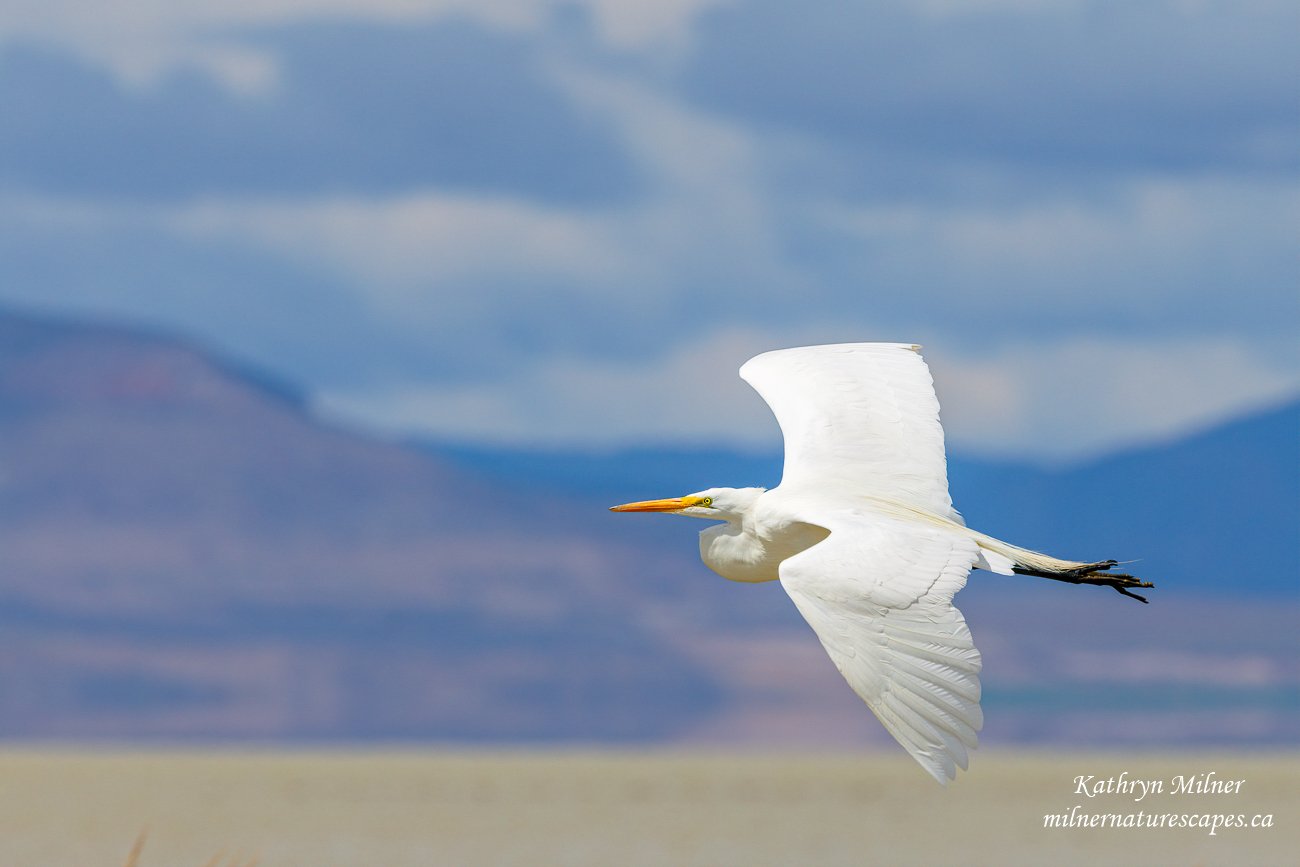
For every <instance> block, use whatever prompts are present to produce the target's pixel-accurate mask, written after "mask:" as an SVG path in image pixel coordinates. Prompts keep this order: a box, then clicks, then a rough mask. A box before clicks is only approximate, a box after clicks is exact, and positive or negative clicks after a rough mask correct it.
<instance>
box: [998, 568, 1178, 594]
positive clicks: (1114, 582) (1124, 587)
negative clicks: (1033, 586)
mask: <svg viewBox="0 0 1300 867" xmlns="http://www.w3.org/2000/svg"><path fill="white" fill-rule="evenodd" d="M1118 565H1119V563H1118V561H1115V560H1103V561H1102V562H1100V563H1085V564H1084V565H1082V566H1078V567H1076V568H1074V569H1062V570H1060V571H1052V570H1046V569H1031V568H1029V567H1027V566H1013V567H1012V570H1011V571H1013V572H1015V573H1016V574H1017V575H1036V576H1037V577H1039V578H1049V579H1051V580H1052V581H1064V582H1065V583H1067V584H1095V585H1098V586H1100V587H1111V588H1113V589H1114V590H1115V592H1117V593H1119V594H1121V595H1123V596H1128V597H1130V598H1132V599H1136V600H1137V601H1139V602H1142V603H1145V602H1146V601H1147V600H1146V597H1145V596H1139V595H1138V594H1136V593H1133V592H1131V591H1130V590H1129V588H1130V587H1155V586H1156V585H1154V584H1152V583H1151V582H1150V581H1142V580H1141V579H1138V578H1134V577H1133V576H1132V575H1129V574H1127V573H1124V572H1107V571H1106V570H1107V569H1109V568H1110V567H1112V566H1118Z"/></svg>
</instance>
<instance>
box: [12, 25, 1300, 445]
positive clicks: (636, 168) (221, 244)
mask: <svg viewBox="0 0 1300 867" xmlns="http://www.w3.org/2000/svg"><path fill="white" fill-rule="evenodd" d="M1297 33H1300V6H1298V5H1297V4H1295V3H1293V2H1249V0H1245V2H1242V0H1237V2H1214V0H1168V2H1160V0H1151V2H1122V0H1055V2H1036V0H914V2H883V0H882V2H866V0H859V2H845V0H837V2H828V0H806V2H801V3H794V2H790V0H785V2H776V0H754V2H742V0H653V2H651V0H566V2H550V0H473V2H471V0H365V2H362V0H258V2H249V0H233V2H232V0H222V2H216V0H191V2H186V3H182V4H178V3H174V2H171V0H123V2H119V3H113V4H104V3H100V2H93V0H16V2H9V3H6V4H4V5H3V7H0V118H3V119H4V120H3V122H0V305H7V306H11V307H17V308H23V309H36V310H42V311H47V312H55V313H66V314H72V315H77V316H94V317H106V318H109V319H113V320H118V321H122V322H126V323H138V324H144V325H148V326H150V327H157V328H162V329H165V330H168V331H174V332H177V333H180V334H183V335H186V336H188V337H191V338H193V339H196V340H199V341H202V342H203V343H204V344H206V345H208V346H210V347H212V348H214V349H216V350H218V351H220V352H222V353H225V354H226V355H228V356H233V357H234V358H235V359H238V360H240V361H242V362H246V363H249V364H254V365H258V366H261V367H264V368H266V369H267V370H268V371H271V372H273V373H274V374H276V375H277V376H279V377H282V378H284V379H287V380H290V381H293V382H295V383H297V384H298V385H299V386H300V387H301V388H302V389H304V390H305V391H306V392H307V393H308V394H309V395H310V397H311V399H312V401H313V403H314V405H315V406H316V407H318V409H319V411H320V412H321V413H322V414H323V415H325V416H327V417H329V418H331V419H334V420H338V421H342V422H344V423H347V424H350V425H356V426H359V427H362V428H365V429H371V430H375V431H379V432H383V433H385V434H388V435H398V436H424V437H429V438H433V439H442V440H452V441H468V442H476V443H500V444H506V445H524V446H548V447H554V446H560V447H572V448H583V449H587V448H591V449H611V448H618V447H621V446H626V445H633V444H648V443H681V444H705V443H708V444H713V445H723V446H734V447H739V448H764V449H765V448H770V447H774V446H775V445H776V444H777V443H779V433H778V431H777V429H776V427H775V425H774V423H773V422H772V420H771V417H770V415H769V413H768V411H767V410H766V408H765V407H764V406H763V405H762V403H761V402H760V401H759V399H758V398H757V396H756V395H754V394H753V393H752V392H751V391H750V390H749V389H748V387H747V386H745V384H744V383H743V382H741V381H740V380H739V379H738V378H737V376H736V370H737V368H738V367H739V366H740V364H741V363H742V362H743V361H744V360H745V359H746V358H748V357H749V356H751V355H753V354H756V353H758V352H761V351H765V350H768V349H773V348H778V347H782V346H794V345H801V344H808V343H823V342H841V341H860V340H886V341H905V342H915V343H921V344H923V345H924V346H925V355H926V358H927V359H928V360H929V361H930V363H931V366H932V368H933V370H934V373H935V378H936V381H937V387H938V390H939V395H940V399H941V402H942V404H943V407H944V421H945V426H946V428H947V430H948V437H949V443H950V446H951V447H952V448H953V449H954V450H961V451H963V452H965V453H968V454H971V453H974V454H985V455H996V456H1002V457H1015V458H1020V459H1026V460H1035V461H1059V460H1071V459H1078V458H1080V457H1084V456H1087V455H1091V454H1096V453H1100V452H1106V451H1110V450H1114V449H1118V448H1123V447H1126V446H1129V445H1131V444H1135V443H1141V442H1146V441H1151V440H1158V439H1162V438H1168V437H1174V436H1177V435H1180V434H1181V433H1184V432H1187V431H1190V430H1193V429H1198V428H1202V427H1205V426H1208V425H1210V424H1213V423H1216V422H1218V421H1221V420H1224V419H1227V418H1231V417H1234V416H1236V415H1240V414H1243V413H1246V412H1249V411H1251V410H1253V409H1256V408H1259V407H1263V406H1267V405H1269V404H1271V403H1275V402H1277V401H1280V400H1284V399H1287V398H1290V397H1294V396H1295V395H1296V394H1297V393H1300V342H1298V341H1297V340H1296V334H1297V326H1298V325H1300V291H1298V290H1300V265H1298V263H1297V258H1296V247H1295V235H1296V230H1297V227H1300V195H1298V193H1300V176H1298V175H1297V162H1298V158H1300V147H1298V145H1300V59H1298V58H1300V54H1298V53H1297V52H1296V51H1295V35H1296V34H1297Z"/></svg>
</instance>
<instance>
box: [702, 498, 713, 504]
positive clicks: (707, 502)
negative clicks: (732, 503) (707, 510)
mask: <svg viewBox="0 0 1300 867" xmlns="http://www.w3.org/2000/svg"><path fill="white" fill-rule="evenodd" d="M700 505H701V506H712V505H713V498H712V497H705V498H704V499H703V500H700Z"/></svg>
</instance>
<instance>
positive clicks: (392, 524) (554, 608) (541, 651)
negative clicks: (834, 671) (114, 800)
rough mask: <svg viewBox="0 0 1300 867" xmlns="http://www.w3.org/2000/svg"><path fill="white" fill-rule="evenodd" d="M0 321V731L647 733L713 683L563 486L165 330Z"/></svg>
mask: <svg viewBox="0 0 1300 867" xmlns="http://www.w3.org/2000/svg"><path fill="white" fill-rule="evenodd" d="M0 347H3V348H2V349H0V478H2V479H3V482H2V483H0V551H3V552H4V559H3V566H2V567H0V641H2V642H3V647H4V651H3V655H2V656H0V706H2V707H3V711H2V712H0V733H4V734H29V735H42V736H45V735H57V734H78V735H82V734H91V735H94V734H105V735H109V734H132V735H154V734H156V735H167V736H188V735H226V736H229V735H234V736H252V737H270V736H319V737H331V738H337V737H359V736H360V737H368V736H385V737H429V736H433V737H453V738H480V739H482V738H489V739H504V740H510V739H522V738H536V737H561V738H562V737H574V738H582V737H601V738H610V739H618V738H629V737H633V738H658V737H666V736H669V735H671V734H672V732H673V731H674V730H676V729H677V728H678V727H680V726H684V725H688V724H689V722H690V719H691V716H692V714H695V713H700V712H703V711H705V710H707V709H708V708H709V707H710V706H711V705H712V704H714V703H716V702H717V701H718V700H719V690H718V688H717V687H716V685H715V684H714V683H713V681H712V680H711V679H710V678H709V677H708V676H707V675H706V674H701V673H697V672H696V671H695V670H694V668H693V667H692V666H690V665H689V664H687V662H686V661H685V660H684V659H683V658H682V657H681V656H680V654H678V653H676V652H675V651H674V650H673V648H671V647H668V646H665V645H664V644H663V642H662V641H660V640H659V639H657V638H656V637H655V636H654V635H652V634H651V633H649V632H648V631H647V630H646V629H645V628H644V627H643V626H642V625H641V624H640V623H639V622H638V619H637V617H635V616H620V617H611V616H610V613H611V612H614V611H619V610H620V609H624V608H628V607H630V608H632V609H633V610H635V609H636V608H637V607H638V606H637V604H636V602H635V601H634V599H629V598H628V590H629V588H626V587H623V588H619V587H615V586H614V585H612V584H611V583H610V582H609V581H608V580H607V576H608V574H609V573H611V572H613V571H614V569H615V567H614V566H613V565H612V562H613V558H614V557H615V556H616V555H617V553H618V548H617V545H615V544H603V545H594V544H592V541H591V540H590V539H588V538H586V537H583V536H574V535H573V534H572V532H571V531H570V530H569V529H567V528H566V527H564V526H562V525H558V524H556V522H555V521H553V520H552V519H551V518H550V515H551V514H552V512H553V510H552V509H549V508H538V509H533V508H529V507H528V506H527V504H526V503H524V502H522V501H521V500H520V499H519V498H518V497H515V496H514V495H512V494H511V493H510V492H508V491H504V490H502V489H500V488H498V487H495V486H493V485H492V484H491V483H488V482H485V481H483V480H481V479H479V478H477V477H474V476H471V475H468V474H466V473H465V472H463V471H461V470H458V469H457V468H455V467H453V466H450V465H448V464H446V463H445V462H441V461H438V460H435V459H433V458H430V457H429V456H428V455H425V454H420V453H418V452H415V451H413V450H410V449H406V448H401V447H398V446H395V445H391V444H387V443H383V442H379V441H374V440H367V439H365V438H362V437H358V436H355V435H353V434H349V433H345V432H342V431H338V430H334V429H331V428H329V427H325V426H322V425H320V424H319V423H317V422H316V421H315V420H313V419H312V418H311V417H309V416H308V415H307V414H306V413H305V411H304V409H303V406H302V403H301V401H299V400H298V399H296V397H294V395H293V394H292V392H291V391H288V390H286V389H282V388H278V387H273V386H271V385H269V384H268V382H267V381H265V380H263V379H260V378H252V377H250V376H249V375H247V374H245V373H243V372H241V371H238V370H236V369H233V368H231V367H230V366H228V365H226V364H223V363H220V362H217V361H214V360H213V358H212V357H211V356H210V355H208V354H205V353H203V352H201V351H199V350H197V349H195V348H194V347H191V346H189V345H187V344H185V343H183V342H180V341H176V340H171V339H167V338H163V337H159V336H156V335H151V334H147V333H143V332H135V331H130V330H123V329H119V328H111V327H104V326H98V325H94V324H87V323H72V324H69V323H63V322H55V321H45V320H39V319H32V318H26V317H19V316H13V315H9V316H4V317H0ZM595 650H598V652H593V651H595ZM664 702H667V703H669V704H671V705H673V706H674V707H675V708H677V712H676V713H674V714H664V713H659V712H657V710H658V707H659V705H661V704H662V703H664Z"/></svg>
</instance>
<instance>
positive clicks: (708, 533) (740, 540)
mask: <svg viewBox="0 0 1300 867" xmlns="http://www.w3.org/2000/svg"><path fill="white" fill-rule="evenodd" d="M827 535H829V533H828V532H827V531H826V530H825V529H823V528H821V527H816V526H813V525H811V524H791V525H788V526H786V527H784V528H783V532H781V533H780V534H779V535H778V536H776V537H773V538H766V539H765V538H762V537H760V536H759V535H758V534H757V533H754V532H752V530H751V529H748V528H746V526H745V522H743V521H741V520H740V519H736V520H732V521H727V522H726V523H723V524H715V525H714V526H712V527H709V528H708V529H707V530H704V531H703V532H701V533H700V559H701V560H703V561H704V565H706V566H708V567H709V568H710V569H712V570H713V571H714V572H717V573H718V574H719V575H721V576H722V577H723V578H726V579H728V580H729V581H744V582H746V583H751V584H752V583H759V582H762V581H775V580H777V579H778V578H779V577H781V576H780V573H779V569H780V566H781V562H782V561H783V560H785V559H786V558H787V557H793V556H794V555H795V554H798V553H799V552H800V551H803V550H805V549H807V548H810V547H812V546H813V545H815V544H817V543H818V542H820V541H821V540H822V539H825V538H826V537H827Z"/></svg>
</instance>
